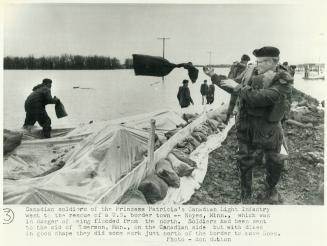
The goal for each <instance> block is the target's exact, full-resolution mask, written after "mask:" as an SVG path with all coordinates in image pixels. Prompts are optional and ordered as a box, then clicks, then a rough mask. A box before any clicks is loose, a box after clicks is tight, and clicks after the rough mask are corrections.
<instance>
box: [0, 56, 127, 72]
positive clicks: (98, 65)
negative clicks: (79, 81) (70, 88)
mask: <svg viewBox="0 0 327 246" xmlns="http://www.w3.org/2000/svg"><path fill="white" fill-rule="evenodd" d="M3 61H4V64H3V67H4V69H120V68H123V66H122V65H121V63H120V61H119V60H118V59H117V58H115V57H114V58H110V57H106V56H97V55H93V56H81V55H70V54H63V55H61V56H47V57H46V56H41V57H39V58H35V57H34V56H33V55H29V56H27V57H11V56H6V57H4V60H3ZM124 67H129V68H131V61H130V59H126V60H125V64H124Z"/></svg>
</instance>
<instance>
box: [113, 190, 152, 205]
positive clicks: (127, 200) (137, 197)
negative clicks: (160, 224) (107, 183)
mask: <svg viewBox="0 0 327 246" xmlns="http://www.w3.org/2000/svg"><path fill="white" fill-rule="evenodd" d="M119 203H120V204H132V205H134V204H137V205H139V204H148V203H147V201H146V199H145V197H144V195H143V193H142V192H141V191H140V190H137V189H129V190H127V191H126V192H125V194H124V195H123V197H122V198H121V200H120V202H119Z"/></svg>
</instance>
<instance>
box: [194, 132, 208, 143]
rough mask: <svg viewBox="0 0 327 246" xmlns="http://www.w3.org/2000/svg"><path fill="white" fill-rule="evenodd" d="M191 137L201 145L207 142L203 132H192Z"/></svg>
mask: <svg viewBox="0 0 327 246" xmlns="http://www.w3.org/2000/svg"><path fill="white" fill-rule="evenodd" d="M191 135H192V137H194V138H195V139H196V140H197V141H198V142H200V143H202V142H205V141H207V137H206V136H205V135H204V134H203V133H202V132H192V133H191Z"/></svg>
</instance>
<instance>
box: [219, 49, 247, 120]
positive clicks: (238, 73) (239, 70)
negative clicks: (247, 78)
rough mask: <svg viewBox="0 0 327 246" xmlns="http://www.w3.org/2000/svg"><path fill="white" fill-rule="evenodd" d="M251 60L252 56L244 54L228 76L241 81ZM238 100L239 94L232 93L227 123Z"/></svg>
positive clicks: (238, 81)
mask: <svg viewBox="0 0 327 246" xmlns="http://www.w3.org/2000/svg"><path fill="white" fill-rule="evenodd" d="M249 61H250V57H249V56H248V55H246V54H244V55H242V57H241V61H240V62H234V64H233V65H232V67H231V69H230V71H229V73H228V78H229V79H233V80H235V81H236V82H237V83H240V82H241V81H240V80H241V78H242V74H243V72H244V71H245V69H246V67H247V64H248V62H249ZM236 100H237V95H234V94H231V96H230V99H229V104H228V110H227V116H226V120H225V123H226V124H227V123H228V121H229V119H230V117H231V115H233V111H234V108H235V104H236Z"/></svg>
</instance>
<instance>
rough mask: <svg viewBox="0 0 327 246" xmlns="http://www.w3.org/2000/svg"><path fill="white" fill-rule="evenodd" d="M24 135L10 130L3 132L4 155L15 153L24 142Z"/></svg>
mask: <svg viewBox="0 0 327 246" xmlns="http://www.w3.org/2000/svg"><path fill="white" fill-rule="evenodd" d="M22 138H23V133H20V132H13V131H9V130H4V131H3V154H4V155H6V154H8V153H9V152H11V151H13V150H14V149H15V148H16V147H17V146H18V145H20V143H21V142H22Z"/></svg>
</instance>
